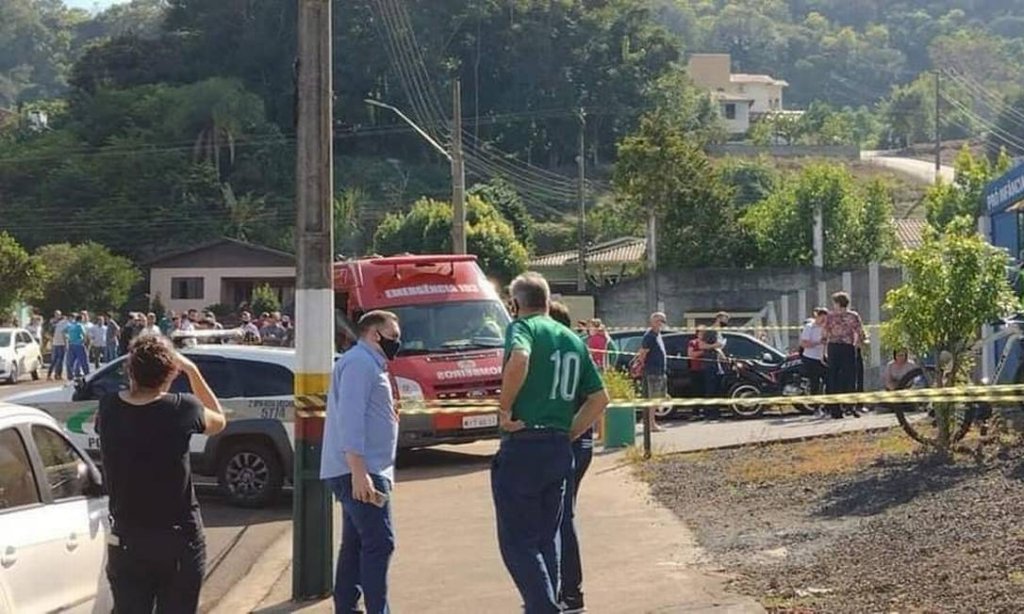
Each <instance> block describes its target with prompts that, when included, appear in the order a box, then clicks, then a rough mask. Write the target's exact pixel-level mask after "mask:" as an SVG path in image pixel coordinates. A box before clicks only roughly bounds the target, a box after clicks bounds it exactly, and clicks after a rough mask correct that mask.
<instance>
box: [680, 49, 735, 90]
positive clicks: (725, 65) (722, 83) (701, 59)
mask: <svg viewBox="0 0 1024 614" xmlns="http://www.w3.org/2000/svg"><path fill="white" fill-rule="evenodd" d="M730 64H731V59H730V57H729V54H728V53H694V54H692V55H691V56H690V60H689V63H688V65H687V70H686V72H687V74H689V75H690V79H692V80H693V82H694V83H696V84H697V85H699V86H701V87H706V88H708V89H710V90H711V91H717V90H719V89H721V90H723V91H724V90H725V89H726V88H728V87H729V84H730V81H729V76H730V74H731V73H732V66H731V65H730Z"/></svg>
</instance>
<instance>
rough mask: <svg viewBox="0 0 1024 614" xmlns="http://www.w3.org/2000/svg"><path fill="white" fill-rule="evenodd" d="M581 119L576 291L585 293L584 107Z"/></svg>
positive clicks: (585, 169)
mask: <svg viewBox="0 0 1024 614" xmlns="http://www.w3.org/2000/svg"><path fill="white" fill-rule="evenodd" d="M579 120H580V139H579V141H580V143H579V153H578V154H577V156H576V165H577V167H578V169H579V185H578V186H577V191H578V197H579V221H578V222H577V227H576V249H577V254H576V260H577V262H576V291H577V292H579V293H580V294H583V293H584V292H586V291H587V234H586V233H587V226H586V224H587V159H586V151H587V150H586V130H587V116H586V115H585V114H584V111H583V109H580V112H579Z"/></svg>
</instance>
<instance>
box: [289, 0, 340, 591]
mask: <svg viewBox="0 0 1024 614" xmlns="http://www.w3.org/2000/svg"><path fill="white" fill-rule="evenodd" d="M298 35H299V40H298V61H297V76H296V78H297V96H298V108H297V125H296V129H297V135H296V136H297V146H296V163H295V181H296V188H295V193H296V208H297V210H298V211H297V215H296V228H295V230H296V238H297V241H296V242H297V244H298V261H297V268H296V271H295V273H296V276H295V277H296V279H295V355H296V369H295V444H294V445H295V462H294V465H295V475H294V480H295V481H294V484H295V493H294V495H293V509H292V522H293V526H294V537H293V539H292V561H293V563H292V598H293V599H295V600H297V601H298V600H305V599H311V598H315V597H321V596H324V595H327V594H329V593H330V592H331V585H332V574H331V570H332V568H333V558H332V548H333V540H332V533H333V530H332V529H333V527H332V522H333V517H332V514H331V496H330V493H329V492H328V491H327V489H326V488H325V487H324V484H323V482H321V481H320V450H321V448H322V447H323V433H324V418H325V416H326V414H327V411H326V407H325V401H324V399H325V398H326V394H327V386H328V383H329V382H330V377H331V368H332V367H333V360H332V359H333V357H334V347H333V345H334V334H333V331H334V291H333V276H332V274H331V273H332V271H331V269H332V266H333V260H334V242H333V236H332V235H333V228H334V224H333V220H332V216H333V211H332V207H331V202H332V199H333V197H334V176H333V169H332V167H333V157H334V152H333V149H332V147H333V141H332V139H333V128H332V108H331V105H332V98H333V90H332V87H331V76H332V70H331V3H330V2H328V1H327V0H299V3H298Z"/></svg>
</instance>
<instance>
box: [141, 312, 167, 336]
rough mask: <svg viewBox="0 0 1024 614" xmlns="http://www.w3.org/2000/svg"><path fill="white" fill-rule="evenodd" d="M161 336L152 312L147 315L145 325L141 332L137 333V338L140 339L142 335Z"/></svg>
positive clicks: (162, 332) (161, 332)
mask: <svg viewBox="0 0 1024 614" xmlns="http://www.w3.org/2000/svg"><path fill="white" fill-rule="evenodd" d="M163 334H164V331H162V330H160V327H159V326H158V325H157V323H156V314H155V313H152V312H150V313H147V314H146V325H145V326H144V327H142V330H141V331H139V335H138V336H139V337H142V336H143V335H155V336H157V337H162V336H163Z"/></svg>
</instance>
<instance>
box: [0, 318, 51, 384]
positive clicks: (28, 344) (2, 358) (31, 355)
mask: <svg viewBox="0 0 1024 614" xmlns="http://www.w3.org/2000/svg"><path fill="white" fill-rule="evenodd" d="M42 370H43V352H42V351H41V350H40V349H39V344H38V343H37V342H36V340H35V339H34V338H32V335H31V334H30V333H29V332H28V331H27V330H25V329H23V328H0V380H3V381H6V382H7V383H8V384H16V383H18V380H19V379H20V378H21V376H22V375H25V374H26V373H29V374H31V375H32V379H39V376H40V374H41V373H42Z"/></svg>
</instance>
